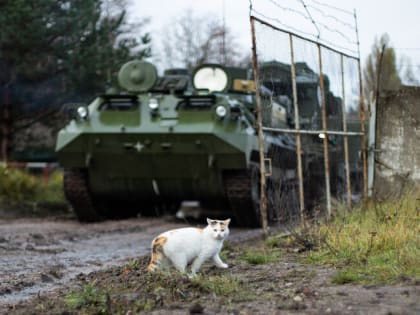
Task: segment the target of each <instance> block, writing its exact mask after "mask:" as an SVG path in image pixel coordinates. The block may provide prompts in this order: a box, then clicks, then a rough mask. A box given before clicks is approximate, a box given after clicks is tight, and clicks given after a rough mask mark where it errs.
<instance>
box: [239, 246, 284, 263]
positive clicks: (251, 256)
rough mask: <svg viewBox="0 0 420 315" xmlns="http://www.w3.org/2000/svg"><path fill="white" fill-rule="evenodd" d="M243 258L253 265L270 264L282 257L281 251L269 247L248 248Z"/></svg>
mask: <svg viewBox="0 0 420 315" xmlns="http://www.w3.org/2000/svg"><path fill="white" fill-rule="evenodd" d="M241 258H242V259H243V260H244V261H245V262H247V263H248V264H251V265H261V264H268V263H274V262H277V261H278V260H279V258H280V252H279V251H276V250H275V249H267V248H263V249H257V250H248V251H247V252H246V253H245V255H243V256H242V257H241Z"/></svg>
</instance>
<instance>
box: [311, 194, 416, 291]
mask: <svg viewBox="0 0 420 315" xmlns="http://www.w3.org/2000/svg"><path fill="white" fill-rule="evenodd" d="M415 195H416V192H415V191H411V192H407V193H406V195H405V196H403V197H402V198H401V199H397V200H388V201H384V202H379V203H371V204H369V205H368V206H366V207H362V208H360V209H356V210H354V211H353V212H351V213H345V212H341V213H339V214H338V215H337V217H336V218H335V219H334V220H333V221H332V222H329V223H325V224H323V225H321V226H320V227H319V229H318V234H319V236H318V237H319V244H320V248H319V250H316V251H312V252H311V253H310V255H309V256H308V259H307V261H310V262H316V263H329V264H333V265H336V266H341V267H345V269H344V270H342V271H341V272H339V273H338V274H337V275H336V278H335V279H334V281H336V282H337V283H343V281H344V282H346V281H347V282H364V283H366V282H381V283H387V282H394V281H397V280H398V278H399V277H400V276H401V275H403V274H404V275H409V276H413V277H417V278H418V277H419V266H418V257H420V249H419V248H420V246H419V243H418V233H419V216H418V214H417V213H416V206H415Z"/></svg>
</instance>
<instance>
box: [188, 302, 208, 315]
mask: <svg viewBox="0 0 420 315" xmlns="http://www.w3.org/2000/svg"><path fill="white" fill-rule="evenodd" d="M189 311H190V314H203V311H204V307H203V306H202V305H201V304H200V303H195V304H194V305H192V306H191V307H190V309H189Z"/></svg>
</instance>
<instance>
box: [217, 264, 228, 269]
mask: <svg viewBox="0 0 420 315" xmlns="http://www.w3.org/2000/svg"><path fill="white" fill-rule="evenodd" d="M219 268H223V269H226V268H229V265H228V264H225V263H223V264H221V265H219Z"/></svg>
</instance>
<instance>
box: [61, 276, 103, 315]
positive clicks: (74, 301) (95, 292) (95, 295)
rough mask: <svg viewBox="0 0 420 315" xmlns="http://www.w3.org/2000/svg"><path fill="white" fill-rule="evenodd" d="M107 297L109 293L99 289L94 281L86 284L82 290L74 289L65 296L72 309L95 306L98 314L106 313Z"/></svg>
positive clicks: (65, 300)
mask: <svg viewBox="0 0 420 315" xmlns="http://www.w3.org/2000/svg"><path fill="white" fill-rule="evenodd" d="M107 299H108V296H107V294H106V293H105V292H104V291H102V290H100V289H98V288H97V287H96V282H95V281H93V282H91V283H89V284H86V285H85V286H84V287H83V288H82V290H81V291H74V292H72V293H70V294H68V295H67V296H65V297H64V302H65V303H66V305H67V306H68V307H70V308H72V309H80V308H94V309H95V312H96V313H97V314H106V313H107Z"/></svg>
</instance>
